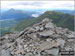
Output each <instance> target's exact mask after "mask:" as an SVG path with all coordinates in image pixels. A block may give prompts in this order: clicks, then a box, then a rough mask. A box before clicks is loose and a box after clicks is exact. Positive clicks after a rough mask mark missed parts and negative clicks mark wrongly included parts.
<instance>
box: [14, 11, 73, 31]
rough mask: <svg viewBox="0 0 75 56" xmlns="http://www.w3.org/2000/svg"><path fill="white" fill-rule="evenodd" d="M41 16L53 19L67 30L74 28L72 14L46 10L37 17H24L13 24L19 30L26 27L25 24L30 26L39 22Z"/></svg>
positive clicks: (41, 18)
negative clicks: (16, 23)
mask: <svg viewBox="0 0 75 56" xmlns="http://www.w3.org/2000/svg"><path fill="white" fill-rule="evenodd" d="M43 18H50V19H52V20H53V23H55V24H56V25H57V26H60V27H63V28H68V29H69V30H74V16H73V15H70V14H65V13H60V12H55V11H46V12H45V13H44V14H42V15H41V16H39V17H37V18H33V19H32V20H31V19H25V20H23V21H22V22H20V23H19V24H18V25H16V26H15V28H14V29H15V30H17V31H20V30H23V29H24V28H26V27H27V26H32V25H33V24H35V23H38V22H40V21H41V20H43Z"/></svg>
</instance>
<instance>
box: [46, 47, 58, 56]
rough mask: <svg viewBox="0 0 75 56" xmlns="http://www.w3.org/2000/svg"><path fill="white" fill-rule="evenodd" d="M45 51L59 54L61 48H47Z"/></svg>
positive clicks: (55, 54)
mask: <svg viewBox="0 0 75 56" xmlns="http://www.w3.org/2000/svg"><path fill="white" fill-rule="evenodd" d="M45 52H46V53H47V54H52V55H54V56H58V54H59V49H58V48H52V49H49V50H45Z"/></svg>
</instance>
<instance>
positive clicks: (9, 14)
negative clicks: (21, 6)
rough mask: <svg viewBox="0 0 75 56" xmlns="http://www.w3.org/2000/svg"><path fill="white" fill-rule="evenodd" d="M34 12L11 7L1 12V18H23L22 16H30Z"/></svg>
mask: <svg viewBox="0 0 75 56" xmlns="http://www.w3.org/2000/svg"><path fill="white" fill-rule="evenodd" d="M31 15H32V13H30V12H25V11H22V10H15V9H10V10H8V11H6V12H3V13H1V20H5V19H18V20H19V19H20V18H21V19H22V18H30V17H31Z"/></svg>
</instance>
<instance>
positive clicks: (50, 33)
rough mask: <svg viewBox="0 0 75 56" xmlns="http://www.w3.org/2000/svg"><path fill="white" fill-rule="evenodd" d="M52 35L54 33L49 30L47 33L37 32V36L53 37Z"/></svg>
mask: <svg viewBox="0 0 75 56" xmlns="http://www.w3.org/2000/svg"><path fill="white" fill-rule="evenodd" d="M54 33H55V32H54V31H52V30H49V31H43V32H39V33H38V34H39V35H41V36H50V35H53V34H54Z"/></svg>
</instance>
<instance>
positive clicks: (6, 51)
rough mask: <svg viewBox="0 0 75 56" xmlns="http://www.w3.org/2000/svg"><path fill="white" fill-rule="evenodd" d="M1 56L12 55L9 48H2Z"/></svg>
mask: <svg viewBox="0 0 75 56" xmlns="http://www.w3.org/2000/svg"><path fill="white" fill-rule="evenodd" d="M1 56H11V55H10V51H9V50H2V51H1Z"/></svg>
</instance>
